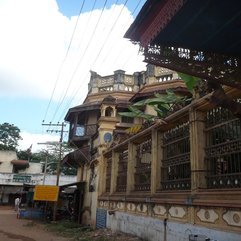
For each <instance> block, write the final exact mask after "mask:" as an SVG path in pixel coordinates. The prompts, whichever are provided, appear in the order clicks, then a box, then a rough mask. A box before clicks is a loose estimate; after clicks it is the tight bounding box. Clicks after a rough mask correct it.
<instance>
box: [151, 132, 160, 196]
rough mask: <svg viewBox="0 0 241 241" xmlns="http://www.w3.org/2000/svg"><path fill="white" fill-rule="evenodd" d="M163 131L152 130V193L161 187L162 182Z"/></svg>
mask: <svg viewBox="0 0 241 241" xmlns="http://www.w3.org/2000/svg"><path fill="white" fill-rule="evenodd" d="M161 141H162V140H161V133H160V132H158V131H157V130H152V149H151V194H154V193H155V192H156V190H158V189H160V183H161V160H162V147H161Z"/></svg>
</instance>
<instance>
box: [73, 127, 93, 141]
mask: <svg viewBox="0 0 241 241" xmlns="http://www.w3.org/2000/svg"><path fill="white" fill-rule="evenodd" d="M96 132H97V125H96V124H92V125H76V126H75V127H74V128H73V129H72V130H71V131H70V136H69V137H70V139H73V138H74V139H76V138H80V139H81V138H89V137H91V136H92V135H94V134H95V133H96Z"/></svg>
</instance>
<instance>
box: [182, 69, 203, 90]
mask: <svg viewBox="0 0 241 241" xmlns="http://www.w3.org/2000/svg"><path fill="white" fill-rule="evenodd" d="M178 75H179V76H180V77H181V79H182V80H183V81H184V82H185V84H186V86H187V89H188V90H189V91H190V92H192V91H193V88H194V87H195V86H196V85H197V82H198V81H199V80H200V78H198V77H195V76H191V75H188V74H184V73H180V72H178Z"/></svg>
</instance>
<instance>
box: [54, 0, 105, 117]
mask: <svg viewBox="0 0 241 241" xmlns="http://www.w3.org/2000/svg"><path fill="white" fill-rule="evenodd" d="M106 4H107V0H105V3H104V6H103V8H102V10H101V13H100V16H99V18H98V21H97V22H96V24H95V27H94V31H93V32H92V34H91V38H90V41H89V43H88V45H87V46H86V48H85V50H84V53H83V55H82V56H81V57H80V59H79V61H78V64H77V66H76V68H75V70H74V72H73V74H72V76H71V78H70V81H69V85H68V88H67V89H66V91H65V95H64V98H62V100H61V101H60V103H59V105H58V106H57V108H56V110H55V112H54V115H53V117H52V120H54V118H55V116H56V114H57V112H58V111H59V109H60V106H61V105H62V103H63V101H64V99H65V97H66V95H67V92H68V90H69V87H70V84H71V82H72V80H73V78H74V76H75V74H76V73H77V71H78V69H79V65H80V64H81V62H82V61H83V58H84V56H85V54H86V52H87V50H88V49H89V46H90V44H91V42H92V40H93V37H94V34H95V32H96V30H97V26H98V24H99V22H100V19H101V17H102V15H103V12H104V9H105V7H106Z"/></svg>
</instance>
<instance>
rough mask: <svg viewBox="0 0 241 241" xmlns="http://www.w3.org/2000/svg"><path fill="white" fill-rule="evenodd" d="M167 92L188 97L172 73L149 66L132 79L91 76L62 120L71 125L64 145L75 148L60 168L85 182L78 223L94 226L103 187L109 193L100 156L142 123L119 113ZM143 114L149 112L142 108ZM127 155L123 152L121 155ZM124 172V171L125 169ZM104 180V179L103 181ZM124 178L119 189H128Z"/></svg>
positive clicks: (117, 74) (116, 74)
mask: <svg viewBox="0 0 241 241" xmlns="http://www.w3.org/2000/svg"><path fill="white" fill-rule="evenodd" d="M167 89H170V90H173V91H174V92H175V93H176V94H178V95H182V96H183V95H188V91H187V89H186V87H185V85H184V83H183V81H182V80H180V78H179V77H178V75H177V74H176V73H175V72H173V71H170V70H167V69H164V68H161V67H155V66H153V65H148V66H147V70H146V71H143V72H135V73H134V74H133V75H127V74H125V72H124V71H123V70H117V71H115V72H114V75H110V76H100V75H98V74H97V73H96V72H93V71H91V77H90V82H89V91H88V94H87V96H86V99H85V101H84V103H83V104H82V105H79V106H76V107H73V108H71V109H69V111H68V113H67V115H66V117H65V120H66V121H68V122H69V124H70V131H69V142H70V144H71V145H72V146H75V147H77V148H78V149H77V150H76V151H75V152H73V153H70V154H69V155H67V156H66V157H65V158H64V160H63V163H65V162H68V163H70V164H71V165H75V166H77V167H79V169H78V170H79V171H78V181H79V182H86V183H87V184H86V185H87V186H86V189H85V195H84V196H85V198H84V203H83V210H82V213H83V215H82V223H86V224H92V225H95V223H96V210H97V205H98V202H97V200H98V196H99V195H100V194H102V193H103V192H105V190H104V189H103V185H102V184H104V183H105V185H106V187H105V188H107V189H110V185H111V173H110V172H109V171H110V170H111V167H110V166H111V164H110V165H109V167H108V168H107V169H108V171H107V173H106V170H104V169H103V168H104V167H105V166H106V164H105V160H104V158H103V151H104V150H106V149H108V148H110V147H112V146H113V145H115V144H117V143H120V142H122V141H123V140H124V139H126V138H127V137H128V135H127V133H126V132H125V130H126V129H127V128H130V127H131V126H133V125H137V124H139V125H140V124H142V123H143V120H142V119H141V118H134V119H133V118H129V117H126V116H120V115H119V114H118V113H119V112H123V111H126V110H127V108H128V106H129V105H130V104H131V101H132V102H133V101H135V100H140V99H143V98H147V97H152V96H153V95H154V93H165V91H166V90H167ZM146 112H147V113H148V112H153V110H151V109H146ZM126 154H127V153H125V154H124V153H123V155H124V156H126ZM123 170H125V171H126V165H125V164H124V166H123ZM119 171H120V170H119ZM120 172H121V171H120ZM103 175H104V176H105V177H106V180H103ZM125 175H126V173H123V177H122V178H119V181H118V182H119V183H120V186H121V183H123V185H124V186H125V185H126V184H127V182H126V178H125V177H124V176H125ZM106 183H107V184H106ZM124 186H123V187H120V189H121V188H125V187H124Z"/></svg>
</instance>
